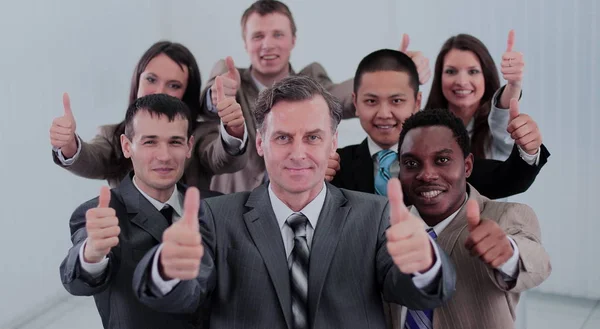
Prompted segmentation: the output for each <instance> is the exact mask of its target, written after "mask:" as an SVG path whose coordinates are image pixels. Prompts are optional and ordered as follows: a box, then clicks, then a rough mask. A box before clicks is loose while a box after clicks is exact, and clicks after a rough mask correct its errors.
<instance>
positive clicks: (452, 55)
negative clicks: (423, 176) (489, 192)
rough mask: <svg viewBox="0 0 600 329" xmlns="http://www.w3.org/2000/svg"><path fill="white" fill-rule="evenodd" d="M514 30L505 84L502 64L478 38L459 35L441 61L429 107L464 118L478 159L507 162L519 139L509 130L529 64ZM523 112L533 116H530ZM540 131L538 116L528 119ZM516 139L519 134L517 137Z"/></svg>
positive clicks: (445, 47) (507, 54) (504, 64)
mask: <svg viewBox="0 0 600 329" xmlns="http://www.w3.org/2000/svg"><path fill="white" fill-rule="evenodd" d="M513 45H514V31H510V33H509V36H508V44H507V49H506V52H505V53H504V54H503V55H502V63H501V68H502V75H503V78H504V79H505V80H506V81H507V84H506V86H504V87H502V88H500V79H499V78H498V71H497V69H496V64H495V63H494V60H493V59H492V56H491V55H490V53H489V51H488V49H487V48H486V46H485V45H484V44H483V43H482V42H481V41H480V40H479V39H477V38H475V37H474V36H471V35H468V34H459V35H456V36H453V37H451V38H450V39H448V40H447V41H446V42H445V43H444V45H443V46H442V49H441V50H440V53H439V55H438V57H437V59H436V62H435V69H434V76H433V84H432V86H431V92H430V94H429V99H428V100H427V104H426V106H425V108H447V109H449V110H450V111H452V112H453V113H454V114H455V115H456V116H458V117H459V118H461V119H462V120H463V122H464V124H465V126H466V127H467V130H468V131H469V135H470V137H471V152H472V153H473V155H474V156H475V157H479V158H488V159H495V160H501V161H504V160H506V159H507V158H508V156H509V155H510V153H511V151H512V148H513V145H514V139H513V138H511V134H510V133H509V132H508V131H507V128H508V126H509V122H510V121H512V120H511V119H512V118H511V117H510V112H509V110H508V109H509V105H510V100H511V99H512V98H515V99H519V98H520V95H521V83H522V80H523V69H524V66H525V62H524V61H523V54H522V53H519V52H515V51H513ZM520 116H523V117H526V118H527V119H530V118H529V117H528V116H527V115H526V114H521V115H520ZM527 122H528V124H531V125H532V126H531V127H528V128H531V129H537V125H535V122H534V121H533V120H527ZM513 137H515V136H513Z"/></svg>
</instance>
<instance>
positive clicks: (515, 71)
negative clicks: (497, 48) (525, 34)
mask: <svg viewBox="0 0 600 329" xmlns="http://www.w3.org/2000/svg"><path fill="white" fill-rule="evenodd" d="M514 45H515V31H514V30H510V32H508V41H507V45H506V52H505V53H504V54H502V62H501V64H500V66H501V70H500V71H501V72H502V77H503V78H504V80H506V81H507V83H508V84H509V85H511V86H513V87H518V88H521V83H522V81H523V71H524V70H525V61H524V60H523V53H520V52H516V51H514V50H513V48H514Z"/></svg>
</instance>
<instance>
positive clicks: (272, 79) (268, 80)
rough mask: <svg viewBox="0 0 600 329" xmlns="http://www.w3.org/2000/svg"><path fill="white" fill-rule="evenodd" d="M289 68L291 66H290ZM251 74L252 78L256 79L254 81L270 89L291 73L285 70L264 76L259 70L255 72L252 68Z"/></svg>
mask: <svg viewBox="0 0 600 329" xmlns="http://www.w3.org/2000/svg"><path fill="white" fill-rule="evenodd" d="M288 67H289V65H288ZM250 74H252V77H254V79H256V80H258V82H260V83H261V84H262V85H263V86H265V87H267V88H270V87H271V86H273V85H274V84H275V83H276V82H277V81H280V80H282V79H283V78H285V77H287V76H288V75H290V71H289V69H288V70H283V71H281V72H279V73H276V74H262V73H260V72H258V71H257V70H255V69H254V68H252V70H251V72H250Z"/></svg>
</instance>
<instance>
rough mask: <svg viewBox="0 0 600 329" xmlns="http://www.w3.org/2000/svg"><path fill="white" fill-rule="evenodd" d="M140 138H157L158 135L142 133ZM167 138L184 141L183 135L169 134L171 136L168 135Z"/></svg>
mask: <svg viewBox="0 0 600 329" xmlns="http://www.w3.org/2000/svg"><path fill="white" fill-rule="evenodd" d="M140 139H158V136H157V135H142V137H141V138H140ZM169 139H171V140H173V139H174V140H182V141H185V137H183V136H177V135H176V136H171V137H169Z"/></svg>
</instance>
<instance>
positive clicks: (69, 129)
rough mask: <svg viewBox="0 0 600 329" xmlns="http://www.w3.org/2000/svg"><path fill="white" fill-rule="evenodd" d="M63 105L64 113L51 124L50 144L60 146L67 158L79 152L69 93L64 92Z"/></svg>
mask: <svg viewBox="0 0 600 329" xmlns="http://www.w3.org/2000/svg"><path fill="white" fill-rule="evenodd" d="M63 107H64V113H63V115H62V116H60V117H58V118H55V119H54V120H53V121H52V126H50V144H52V147H55V148H59V149H60V150H61V152H62V154H63V155H64V156H65V157H66V158H72V157H73V156H74V155H75V153H76V152H77V138H76V137H75V128H76V124H75V117H74V116H73V112H72V111H71V100H70V99H69V94H67V93H64V94H63Z"/></svg>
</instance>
